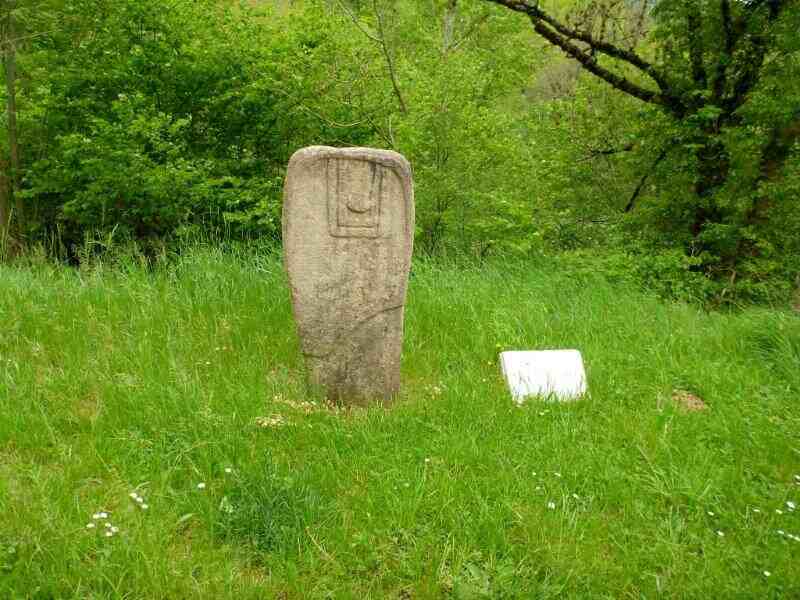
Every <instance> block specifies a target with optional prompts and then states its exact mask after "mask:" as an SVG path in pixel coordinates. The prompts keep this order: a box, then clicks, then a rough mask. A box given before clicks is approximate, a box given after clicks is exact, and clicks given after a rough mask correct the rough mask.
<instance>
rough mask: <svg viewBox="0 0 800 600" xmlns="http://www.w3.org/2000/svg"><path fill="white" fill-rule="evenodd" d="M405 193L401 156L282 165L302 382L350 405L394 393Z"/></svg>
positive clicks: (404, 275)
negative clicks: (285, 168)
mask: <svg viewBox="0 0 800 600" xmlns="http://www.w3.org/2000/svg"><path fill="white" fill-rule="evenodd" d="M413 235H414V192H413V186H412V181H411V168H410V166H409V164H408V161H406V159H405V158H403V156H401V155H400V154H397V153H396V152H390V151H387V150H374V149H370V148H341V149H336V148H328V147H324V146H313V147H310V148H304V149H302V150H299V151H298V152H296V153H295V154H294V155H293V156H292V158H291V160H290V161H289V169H288V172H287V175H286V184H285V189H284V205H283V243H284V257H285V258H284V260H285V264H286V269H287V271H288V274H289V283H290V286H291V291H292V308H293V311H294V317H295V321H296V322H297V328H298V332H299V334H300V343H301V348H302V351H303V355H304V357H305V360H306V365H307V367H308V370H309V374H310V377H311V380H312V382H313V383H314V384H317V385H320V386H322V387H323V388H325V390H326V393H327V395H328V397H329V398H332V399H336V400H341V401H344V402H353V403H359V402H364V401H369V400H371V399H384V400H387V399H389V398H391V397H392V396H393V395H394V394H396V393H397V391H398V390H399V388H400V353H401V349H402V343H403V309H404V305H405V298H406V287H407V284H408V272H409V269H410V267H411V250H412V245H413Z"/></svg>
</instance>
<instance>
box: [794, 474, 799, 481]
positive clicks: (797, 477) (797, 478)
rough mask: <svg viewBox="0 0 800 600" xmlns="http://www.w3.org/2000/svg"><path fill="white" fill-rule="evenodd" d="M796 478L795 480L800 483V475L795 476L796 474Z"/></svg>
mask: <svg viewBox="0 0 800 600" xmlns="http://www.w3.org/2000/svg"><path fill="white" fill-rule="evenodd" d="M794 480H795V481H796V482H797V483H800V475H795V476H794Z"/></svg>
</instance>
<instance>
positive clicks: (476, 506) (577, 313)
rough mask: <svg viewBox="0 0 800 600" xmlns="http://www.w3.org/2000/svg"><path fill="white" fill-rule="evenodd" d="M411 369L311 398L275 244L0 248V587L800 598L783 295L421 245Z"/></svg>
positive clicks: (790, 366)
mask: <svg viewBox="0 0 800 600" xmlns="http://www.w3.org/2000/svg"><path fill="white" fill-rule="evenodd" d="M534 348H578V349H580V350H581V351H582V352H583V353H584V360H585V362H586V365H587V369H588V379H589V388H590V394H589V395H588V396H587V397H586V398H585V399H584V400H582V401H580V402H577V403H571V404H552V403H544V402H541V401H530V402H528V403H527V404H526V405H525V406H523V407H521V408H520V407H516V406H515V405H513V404H512V402H511V401H510V399H509V397H508V395H507V393H506V391H505V389H504V387H503V382H502V380H501V378H500V374H499V369H498V365H497V354H498V352H499V351H500V350H503V349H534ZM403 378H404V389H403V393H402V395H401V397H400V398H399V399H398V401H397V403H396V404H395V406H394V407H393V408H391V409H388V410H387V409H380V408H373V409H360V410H352V411H343V410H336V409H334V408H331V407H327V406H325V405H324V403H321V402H319V399H317V398H314V397H313V396H312V395H310V394H309V393H308V391H307V389H306V387H305V385H304V380H303V371H302V360H301V357H300V354H299V350H298V342H297V338H296V334H295V331H294V325H293V321H292V318H291V311H290V305H289V295H288V290H287V286H286V282H285V277H284V274H283V271H282V267H281V264H280V262H279V260H278V259H276V258H274V257H270V256H268V255H258V254H253V255H242V256H238V257H231V256H227V257H226V256H222V255H220V254H219V253H216V252H214V251H208V250H206V251H204V250H197V251H195V252H189V253H187V254H185V255H184V256H183V257H182V258H180V259H178V260H175V261H172V262H171V263H170V264H169V265H163V266H159V267H157V268H155V269H153V270H149V271H148V270H147V269H144V268H142V267H140V266H138V265H137V264H136V262H135V261H128V262H125V261H122V262H121V263H120V264H116V265H113V266H105V267H104V266H102V265H101V264H98V265H97V266H96V267H94V268H92V269H87V270H81V271H77V270H68V269H64V268H59V267H53V266H47V265H46V264H40V265H34V266H32V267H28V268H20V267H0V598H3V599H5V598H39V599H46V598H47V599H49V598H81V599H85V598H126V599H134V598H169V599H182V598H214V599H218V598H219V599H225V598H236V599H237V600H245V599H250V598H252V599H256V598H257V599H262V598H287V599H288V598H358V599H360V600H363V599H365V598H397V599H411V598H562V597H567V598H652V597H656V596H663V597H669V598H797V597H800V508H798V510H797V511H793V510H792V506H793V505H794V503H797V504H798V505H800V406H798V401H799V400H800V317H798V315H796V314H792V313H790V312H781V311H770V310H766V309H751V310H747V311H743V312H739V313H736V314H719V313H705V312H703V311H702V310H701V309H699V308H697V307H692V306H687V305H677V304H669V303H665V302H663V301H660V300H658V299H655V298H652V297H649V296H646V295H644V294H642V293H640V292H638V291H636V290H633V289H630V288H626V287H619V286H616V287H615V286H614V285H611V284H609V283H606V282H604V281H603V280H601V279H600V278H586V277H583V278H580V279H576V278H573V277H570V276H569V275H568V274H566V273H563V272H561V271H560V270H559V269H558V265H557V264H552V265H538V266H537V265H532V264H509V265H504V264H501V263H496V264H493V265H492V264H490V265H485V266H483V267H481V268H477V267H476V268H465V267H458V266H447V265H441V264H439V265H437V264H427V263H416V264H415V266H414V271H413V274H412V280H411V285H410V291H409V298H408V305H407V317H406V340H405V349H404V362H403ZM680 392H684V393H683V394H682V395H681V393H680ZM676 393H677V397H678V398H681V397H682V398H686V397H689V396H688V394H692V395H693V396H692V397H697V398H698V399H701V400H702V402H704V403H705V405H706V406H707V409H706V410H701V411H689V410H685V409H683V408H682V407H681V403H680V402H676V401H675V400H674V399H673V396H675V395H676ZM132 496H136V497H132ZM137 498H140V499H137ZM145 506H146V508H145ZM103 515H105V517H104V516H103ZM90 524H91V526H90ZM106 524H108V526H106ZM109 534H110V535H109Z"/></svg>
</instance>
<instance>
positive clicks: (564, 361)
mask: <svg viewBox="0 0 800 600" xmlns="http://www.w3.org/2000/svg"><path fill="white" fill-rule="evenodd" d="M500 367H501V368H502V370H503V376H504V377H505V378H506V383H508V388H509V389H510V390H511V396H512V397H513V398H514V401H515V402H517V404H522V401H523V400H524V399H525V398H526V397H528V396H553V397H554V398H556V399H557V400H574V399H576V398H578V397H580V396H582V395H583V394H585V393H586V372H585V371H584V368H583V358H582V357H581V353H580V352H578V351H577V350H541V351H525V352H521V351H513V352H502V353H501V354H500Z"/></svg>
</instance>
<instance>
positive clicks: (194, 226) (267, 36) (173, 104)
mask: <svg viewBox="0 0 800 600" xmlns="http://www.w3.org/2000/svg"><path fill="white" fill-rule="evenodd" d="M545 5H546V8H547V9H548V10H552V11H553V12H554V14H556V15H558V17H559V18H564V19H567V20H570V19H571V20H574V21H575V22H576V23H579V24H581V27H585V28H586V29H587V30H590V31H592V32H593V33H594V34H595V35H602V36H604V37H605V38H607V39H609V40H610V41H611V42H613V43H617V44H623V45H626V47H628V46H630V47H633V48H635V49H636V50H637V51H638V52H640V53H641V54H642V56H645V57H646V58H648V59H650V60H652V61H653V63H654V64H656V65H657V66H659V68H662V69H664V70H665V71H666V72H668V73H669V76H670V78H671V79H670V81H671V82H672V84H674V85H675V86H678V87H681V86H682V87H681V89H683V90H684V93H683V95H682V96H681V99H680V100H681V102H685V103H686V104H687V106H690V107H691V108H690V109H687V112H686V114H685V116H684V117H681V118H674V116H670V115H669V114H668V113H666V112H665V111H664V110H661V109H660V108H658V107H656V106H651V105H646V104H643V103H641V102H640V101H639V100H636V99H634V98H632V97H630V96H627V95H625V94H622V93H620V92H619V91H617V90H614V89H612V88H611V87H610V86H608V85H607V84H605V83H604V82H601V81H599V80H598V79H596V78H595V77H593V76H592V75H591V74H589V73H588V72H587V71H586V69H583V68H579V67H578V66H577V65H576V64H575V63H573V62H570V61H569V60H568V59H566V58H563V57H562V56H561V55H559V54H558V53H557V52H556V51H554V50H553V49H552V48H549V47H548V46H547V45H546V44H545V43H544V42H543V41H542V40H541V39H539V38H537V37H536V36H535V34H534V33H533V32H532V31H531V29H530V23H529V22H528V21H526V20H525V19H521V18H518V15H515V14H513V13H511V12H509V11H504V10H502V9H499V8H498V7H494V6H491V5H490V4H488V3H486V2H468V1H466V0H459V1H458V2H452V1H438V0H437V1H436V2H424V3H407V2H394V1H390V0H375V1H374V2H372V1H370V2H354V1H348V2H344V1H343V2H333V3H331V2H323V1H322V0H304V1H302V2H294V3H289V4H287V3H285V2H278V1H276V2H272V1H269V2H257V3H230V2H218V1H216V0H202V1H199V2H194V1H190V0H177V1H176V2H173V3H171V5H170V8H169V10H164V8H163V3H161V2H155V1H153V0H146V1H142V0H118V1H117V0H115V1H114V2H111V1H110V0H80V1H77V0H38V1H37V2H34V3H31V4H26V5H25V6H24V7H19V8H18V9H17V12H18V19H19V22H20V27H24V29H25V30H26V32H28V34H30V35H28V34H26V36H25V38H24V40H21V41H20V43H19V48H18V63H19V65H18V67H19V71H20V77H19V81H18V83H19V85H18V104H19V122H20V138H21V140H22V153H23V156H22V162H23V167H24V169H23V176H24V179H23V191H22V197H23V198H24V203H25V205H26V206H27V207H28V210H29V213H30V214H29V219H28V231H27V240H28V242H29V243H30V244H32V245H33V244H36V243H43V244H45V246H46V247H48V248H54V249H57V251H58V252H60V253H61V254H62V255H63V256H65V257H69V258H75V257H77V255H78V253H79V252H82V248H84V247H85V246H84V243H85V240H86V239H97V240H108V239H115V240H118V241H119V240H123V239H131V240H137V241H139V242H140V243H142V244H143V245H148V244H149V245H152V246H154V247H158V246H159V245H163V244H164V243H166V244H169V243H172V241H174V240H176V239H179V240H186V239H191V238H197V237H199V238H207V237H209V236H218V237H219V238H221V239H225V240H238V239H250V238H256V237H263V238H266V239H268V240H270V241H271V242H272V243H276V244H277V243H279V242H280V229H281V228H280V213H281V197H282V186H283V177H284V174H285V166H286V164H287V162H288V159H289V157H290V156H291V154H292V152H294V151H295V150H296V149H298V148H300V147H303V146H307V145H312V144H329V145H336V146H344V145H369V146H378V147H389V148H393V149H396V150H398V151H400V152H402V153H403V154H405V155H406V156H407V157H408V158H409V159H410V161H411V163H412V165H413V168H414V177H415V188H416V203H417V232H416V245H415V247H416V249H417V252H418V253H419V254H420V255H423V254H425V255H436V254H451V255H452V254H459V255H464V256H469V257H487V256H490V255H492V254H498V255H503V256H512V255H513V256H529V257H539V256H542V255H544V254H548V253H560V252H565V251H567V252H586V253H588V255H597V254H603V255H607V256H608V257H610V260H616V259H617V257H621V256H625V257H626V258H625V260H630V261H631V263H632V264H633V263H636V262H637V261H638V262H639V263H640V264H637V265H636V266H635V268H636V272H638V273H642V277H641V280H642V281H643V282H645V284H646V285H647V287H650V288H654V289H661V290H662V291H663V292H664V293H667V294H676V295H677V296H679V297H694V298H698V299H705V300H711V301H712V302H720V301H722V302H728V301H731V302H740V301H750V300H757V301H766V300H770V299H776V298H779V297H786V296H787V294H788V293H789V292H790V289H791V286H792V284H793V282H794V280H795V279H796V277H797V274H798V272H800V265H799V264H798V260H799V259H798V255H800V248H798V239H800V217H799V216H798V211H797V209H796V201H795V200H796V198H797V196H798V188H799V187H800V183H798V179H797V173H798V171H800V168H799V167H800V157H798V150H797V144H796V140H794V141H792V140H790V141H789V143H788V147H789V150H788V151H786V148H784V147H780V148H778V149H779V150H780V152H777V151H776V152H773V158H772V159H771V161H766V162H765V149H768V148H770V147H771V146H770V144H771V143H773V142H774V141H775V140H778V141H780V140H781V139H783V138H781V137H780V136H781V135H783V134H784V133H785V132H791V131H792V130H791V126H792V123H795V122H798V123H800V121H796V120H797V119H800V113H798V112H797V111H798V110H800V109H799V108H798V107H800V87H798V84H797V82H798V81H800V58H799V57H798V51H800V39H798V38H800V36H798V35H797V31H799V30H800V22H798V19H799V18H800V16H799V15H798V12H800V11H797V10H794V9H792V10H788V11H787V12H786V14H785V15H784V16H783V17H782V18H781V19H780V20H779V21H778V22H777V23H776V24H775V25H774V26H772V28H771V29H770V32H771V33H770V38H769V39H770V44H771V46H770V51H769V53H768V56H767V60H765V63H764V65H763V69H762V71H760V77H759V79H758V82H757V85H755V86H754V87H753V89H752V90H751V91H750V92H749V94H748V95H747V101H746V102H744V103H743V104H742V105H741V106H740V107H739V108H738V109H737V110H736V111H734V113H732V115H733V116H731V115H729V114H728V113H729V110H728V108H726V107H725V106H723V103H722V102H717V101H716V100H715V99H714V96H713V94H712V93H711V92H710V91H709V90H708V89H704V88H702V86H698V85H696V82H694V81H693V80H692V72H691V68H690V65H689V63H688V62H687V61H688V60H689V58H688V57H689V54H690V52H689V50H690V48H689V46H688V45H687V44H688V43H689V38H688V37H687V35H688V29H687V20H686V17H687V14H688V13H687V11H688V10H690V8H691V6H693V4H692V3H686V2H679V1H677V0H674V1H673V0H664V1H662V2H658V3H657V10H655V11H653V12H647V11H644V12H642V11H641V10H640V7H641V6H642V4H641V3H636V2H634V3H618V2H606V1H605V0H593V1H591V2H590V1H588V0H587V1H584V0H580V1H577V0H576V1H558V2H556V1H555V0H553V1H552V2H549V3H543V4H542V6H545ZM698 6H700V7H701V17H702V19H701V21H702V23H701V25H700V27H699V29H698V32H699V36H700V38H699V39H700V40H701V41H702V43H703V45H704V48H705V54H704V55H703V57H704V64H705V67H706V71H707V72H708V73H709V78H710V77H711V75H710V74H711V73H712V71H713V67H714V66H715V64H716V63H715V61H716V60H717V59H720V60H722V58H724V53H723V54H722V55H721V54H720V51H719V48H720V40H722V39H723V37H722V35H723V31H722V30H721V21H720V19H718V18H717V12H715V11H718V9H719V7H718V5H717V3H701V4H700V5H698ZM733 6H734V13H735V14H734V16H735V17H736V16H737V15H739V14H741V13H742V11H744V10H745V7H744V5H743V4H742V3H734V5H733ZM760 14H761V13H759V15H760ZM565 15H567V16H568V17H565ZM604 15H605V16H604ZM759 18H762V17H759ZM570 22H571V21H570ZM56 24H57V26H56ZM753 27H755V25H753ZM737 52H738V53H735V56H733V57H732V58H730V61H733V62H734V63H736V64H740V63H741V68H743V69H744V68H745V67H746V66H747V64H749V63H747V54H746V52H744V50H743V49H739V50H737ZM720 57H722V58H720ZM734 59H735V60H734ZM598 60H599V61H600V64H601V65H604V66H608V67H609V68H611V67H612V66H613V65H612V61H611V60H610V59H609V58H608V57H604V56H602V55H598ZM730 61H729V62H730ZM737 61H739V62H737ZM722 62H723V63H724V64H728V63H726V62H725V61H722ZM730 64H733V63H730ZM615 68H617V67H615ZM620 73H621V74H623V75H626V76H629V77H632V78H633V79H634V80H635V81H637V82H639V83H642V85H645V83H646V82H642V81H640V79H641V78H640V79H636V78H637V77H638V75H636V74H635V73H634V72H633V71H632V70H631V69H627V70H626V69H625V68H621V69H620ZM709 85H711V84H709ZM776 135H777V136H778V137H776ZM791 135H794V134H791ZM791 135H790V136H789V137H791ZM5 143H6V142H5V141H3V142H2V144H5ZM773 146H774V144H773ZM778 146H780V144H778ZM778 146H776V148H777V147H778ZM3 150H5V148H3ZM662 154H663V156H661V155H662ZM714 161H716V164H717V167H718V168H717V167H713V163H714ZM709 164H711V165H712V167H713V168H709ZM703 173H705V175H703V176H702V177H701V174H703ZM715 173H718V174H719V175H720V177H718V178H716V179H719V181H716V179H715V177H716V176H715V175H714V174H715ZM722 175H724V177H723V176H722ZM703 177H705V178H706V179H707V182H706V183H707V184H708V185H707V186H706V187H708V186H710V188H709V189H710V192H709V193H707V194H705V193H704V194H702V195H698V189H699V188H698V185H700V180H701V179H703ZM709 182H710V183H709ZM701 187H702V186H701ZM97 247H99V246H97ZM97 247H96V248H97ZM657 280H658V281H657ZM659 282H660V283H659Z"/></svg>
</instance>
